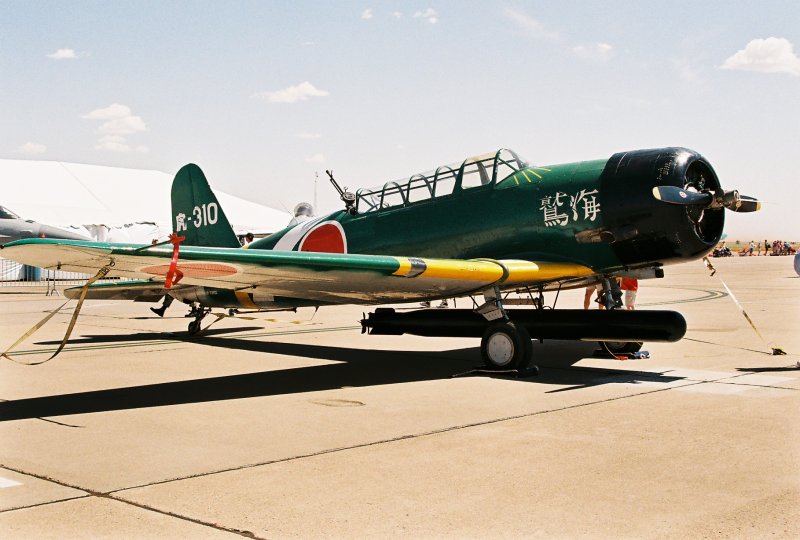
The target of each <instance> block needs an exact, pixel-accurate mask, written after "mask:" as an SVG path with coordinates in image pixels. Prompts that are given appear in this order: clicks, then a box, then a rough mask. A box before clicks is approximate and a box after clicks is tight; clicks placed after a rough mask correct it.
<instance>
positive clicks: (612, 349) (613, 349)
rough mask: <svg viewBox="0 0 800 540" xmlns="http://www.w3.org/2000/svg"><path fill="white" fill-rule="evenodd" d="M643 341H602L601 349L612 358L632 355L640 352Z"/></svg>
mask: <svg viewBox="0 0 800 540" xmlns="http://www.w3.org/2000/svg"><path fill="white" fill-rule="evenodd" d="M642 345H644V343H642V342H641V341H601V342H600V347H601V348H602V349H603V350H604V351H606V352H607V353H608V354H610V355H612V356H616V355H618V354H631V353H635V352H639V349H641V348H642Z"/></svg>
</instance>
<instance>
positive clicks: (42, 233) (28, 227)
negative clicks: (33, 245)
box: [0, 206, 91, 244]
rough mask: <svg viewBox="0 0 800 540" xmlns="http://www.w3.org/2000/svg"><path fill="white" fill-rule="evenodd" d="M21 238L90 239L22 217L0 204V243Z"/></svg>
mask: <svg viewBox="0 0 800 540" xmlns="http://www.w3.org/2000/svg"><path fill="white" fill-rule="evenodd" d="M22 238H60V239H65V240H91V238H89V237H88V236H85V235H83V234H78V233H74V232H70V231H65V230H64V229H59V228H58V227H53V226H51V225H43V224H42V223H37V222H35V221H33V220H32V219H22V218H21V217H19V216H18V215H17V214H15V213H14V212H12V211H11V210H9V209H8V208H6V207H5V206H0V244H6V243H8V242H13V241H15V240H20V239H22Z"/></svg>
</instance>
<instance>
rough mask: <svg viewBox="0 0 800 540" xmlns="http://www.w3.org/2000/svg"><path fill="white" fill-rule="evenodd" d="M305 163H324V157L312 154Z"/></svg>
mask: <svg viewBox="0 0 800 540" xmlns="http://www.w3.org/2000/svg"><path fill="white" fill-rule="evenodd" d="M306 163H325V156H324V155H323V154H314V155H313V156H311V157H307V158H306Z"/></svg>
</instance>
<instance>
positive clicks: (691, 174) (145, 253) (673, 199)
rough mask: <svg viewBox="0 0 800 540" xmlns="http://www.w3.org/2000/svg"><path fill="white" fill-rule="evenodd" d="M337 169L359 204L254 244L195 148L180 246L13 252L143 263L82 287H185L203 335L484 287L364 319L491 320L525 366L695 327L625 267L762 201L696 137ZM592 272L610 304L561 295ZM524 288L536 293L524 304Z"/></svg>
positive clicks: (164, 290) (491, 346) (709, 234)
mask: <svg viewBox="0 0 800 540" xmlns="http://www.w3.org/2000/svg"><path fill="white" fill-rule="evenodd" d="M329 175H330V178H331V181H332V183H333V184H334V186H335V187H336V188H337V190H338V191H339V194H340V197H341V199H342V201H343V203H344V208H343V209H342V210H339V211H336V212H333V213H331V214H328V215H325V216H322V217H318V218H315V219H309V220H307V221H304V222H301V223H298V224H294V225H291V226H289V227H287V228H285V229H284V230H282V231H279V232H276V233H274V234H272V235H270V236H267V237H265V238H261V239H258V240H256V241H254V242H253V243H251V244H249V245H247V246H245V247H244V248H241V247H240V246H239V241H238V239H237V237H236V235H235V234H234V232H233V229H232V228H231V226H230V223H229V221H228V219H227V217H226V216H225V214H224V212H223V210H222V208H221V207H220V205H219V202H218V201H217V199H216V197H215V196H214V194H213V192H212V191H211V188H210V187H209V185H208V181H207V180H206V178H205V176H204V175H203V172H202V171H201V170H200V168H199V167H198V166H196V165H194V164H189V165H186V166H185V167H183V168H182V169H181V170H180V171H178V173H177V175H176V176H175V180H174V182H173V185H172V208H173V222H174V234H173V235H172V237H171V244H172V245H167V243H165V244H161V245H155V246H142V245H132V244H107V243H98V242H82V241H68V240H51V239H31V240H20V241H17V242H13V243H10V244H6V245H5V246H3V250H2V255H3V256H4V257H7V258H10V259H14V260H17V261H19V262H23V263H25V264H29V265H33V266H40V267H42V268H54V269H61V270H67V271H72V272H84V273H89V274H92V273H95V272H98V271H99V272H101V273H102V274H104V275H105V274H107V275H108V276H112V277H114V276H118V277H124V278H133V279H132V280H131V281H122V282H115V283H98V284H90V286H88V287H83V288H75V289H70V290H68V291H67V292H66V294H67V296H69V297H77V296H80V295H81V294H82V295H83V296H85V297H87V298H93V299H98V298H103V299H109V298H112V299H128V300H139V301H141V300H149V301H158V300H159V299H160V298H162V297H164V296H165V295H169V296H170V297H172V298H177V299H179V300H181V301H183V302H185V303H190V304H192V305H193V310H194V311H193V313H194V320H192V322H191V323H190V325H189V332H190V333H192V334H194V333H197V332H198V331H199V330H200V329H201V326H200V324H201V321H202V319H203V317H205V316H206V315H207V314H208V313H209V312H210V311H211V310H212V308H227V309H232V308H237V309H252V310H290V309H296V308H298V307H304V306H317V307H318V306H324V305H333V304H366V305H377V304H389V303H402V302H406V303H418V302H423V301H431V300H438V299H444V298H454V297H467V296H469V297H472V299H473V304H474V305H473V307H472V308H470V309H447V310H437V309H414V310H411V311H404V312H398V311H396V310H394V309H392V308H377V309H376V310H375V311H374V312H373V313H370V314H369V315H368V316H367V317H365V319H364V320H363V321H362V326H363V329H364V331H365V332H368V333H370V334H404V333H409V334H417V335H423V336H474V337H480V338H481V354H482V356H483V359H484V361H485V362H486V364H487V365H488V366H490V367H492V368H517V369H521V368H525V367H527V366H529V365H530V364H531V356H532V345H531V338H532V337H533V338H534V339H580V340H597V341H600V342H601V343H602V344H603V345H604V347H605V348H606V349H607V350H608V351H609V352H611V353H614V354H618V353H632V352H635V351H638V350H639V348H640V347H641V345H642V342H643V341H677V340H679V339H681V338H682V337H683V335H684V334H685V331H686V322H685V320H684V319H683V317H682V316H681V315H680V314H679V313H677V312H673V311H628V310H622V309H615V308H618V307H620V305H621V304H620V301H619V290H618V287H617V286H616V285H615V284H616V280H615V279H613V278H614V277H620V276H622V277H625V276H627V277H636V278H639V279H647V278H658V277H663V267H664V266H665V265H668V264H674V263H680V262H685V261H689V260H692V259H699V258H701V257H704V256H705V255H706V254H708V253H709V252H710V251H711V250H712V249H713V248H714V246H716V244H717V242H718V241H719V239H720V237H721V235H722V233H723V225H724V221H725V219H724V212H725V210H726V209H728V210H732V211H736V212H751V211H755V210H758V209H759V208H760V203H759V202H758V201H757V200H755V199H753V198H751V197H746V196H742V195H740V194H739V193H738V192H737V191H735V190H733V191H725V190H723V189H722V187H721V185H720V182H719V179H718V178H717V175H716V174H715V172H714V169H713V168H712V167H711V165H710V164H709V163H708V161H707V160H706V159H704V158H703V157H702V156H701V155H700V154H698V153H696V152H694V151H692V150H688V149H685V148H661V149H651V150H636V151H631V152H621V153H617V154H614V155H613V156H611V157H610V158H609V159H603V160H594V161H583V162H577V163H567V164H560V165H548V166H533V165H531V164H529V163H528V162H527V161H525V160H524V159H522V158H521V157H520V156H519V155H517V154H516V153H515V152H513V151H510V150H505V149H503V150H499V151H497V152H495V153H490V154H485V155H481V156H476V157H471V158H468V159H466V160H464V161H463V162H461V163H457V164H453V165H444V166H441V167H439V168H437V169H435V170H433V171H430V172H427V173H421V174H415V175H413V176H411V177H409V178H407V179H404V180H401V181H396V182H388V183H386V184H384V185H383V186H382V187H380V188H377V189H360V190H358V191H357V192H356V193H350V192H347V191H346V190H343V189H341V188H340V187H339V185H338V183H337V182H336V181H335V180H334V178H333V175H332V174H330V173H329ZM593 284H600V285H601V291H602V292H601V302H602V304H603V305H604V306H605V307H606V308H607V309H605V310H574V309H546V307H551V306H545V305H544V293H545V292H546V291H553V292H555V294H556V296H555V299H556V301H557V296H558V292H559V291H561V290H563V289H569V288H577V287H584V286H587V285H593ZM510 292H517V293H523V298H522V299H520V298H519V295H515V296H514V297H513V298H509V296H508V295H509V293H510ZM525 295H527V300H526V299H525ZM520 303H529V304H530V305H532V306H533V309H509V308H508V306H509V305H513V304H520ZM552 307H555V302H554V304H553V306H552Z"/></svg>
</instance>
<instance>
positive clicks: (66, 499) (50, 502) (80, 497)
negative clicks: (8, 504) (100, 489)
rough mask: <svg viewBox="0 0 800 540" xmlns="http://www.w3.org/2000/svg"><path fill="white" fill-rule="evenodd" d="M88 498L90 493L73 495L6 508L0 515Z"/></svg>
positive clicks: (0, 511)
mask: <svg viewBox="0 0 800 540" xmlns="http://www.w3.org/2000/svg"><path fill="white" fill-rule="evenodd" d="M88 497H92V495H91V494H90V493H86V494H84V495H75V496H74V497H64V498H63V499H55V500H53V501H45V502H40V503H36V504H28V505H25V506H15V507H14V508H6V509H4V510H0V514H5V513H6V512H16V511H17V510H28V509H30V508H38V507H40V506H47V505H50V504H57V503H62V502H66V501H74V500H76V499H86V498H88Z"/></svg>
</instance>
